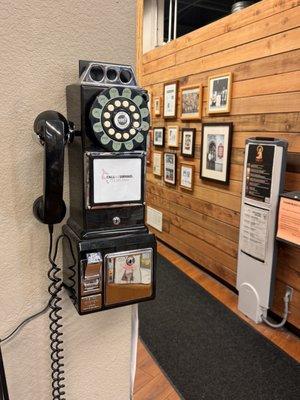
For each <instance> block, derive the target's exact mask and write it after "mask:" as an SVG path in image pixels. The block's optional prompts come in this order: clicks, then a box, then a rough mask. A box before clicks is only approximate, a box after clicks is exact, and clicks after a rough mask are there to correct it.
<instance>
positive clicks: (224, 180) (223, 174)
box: [200, 122, 233, 185]
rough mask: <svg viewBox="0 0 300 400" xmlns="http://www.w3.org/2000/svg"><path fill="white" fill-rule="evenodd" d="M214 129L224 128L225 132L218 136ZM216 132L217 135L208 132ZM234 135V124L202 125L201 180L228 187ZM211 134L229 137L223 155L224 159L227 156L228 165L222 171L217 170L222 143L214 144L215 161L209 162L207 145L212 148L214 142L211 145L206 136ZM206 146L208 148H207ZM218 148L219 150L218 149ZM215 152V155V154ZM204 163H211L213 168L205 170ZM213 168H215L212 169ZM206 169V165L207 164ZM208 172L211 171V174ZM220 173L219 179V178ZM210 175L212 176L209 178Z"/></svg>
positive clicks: (213, 155)
mask: <svg viewBox="0 0 300 400" xmlns="http://www.w3.org/2000/svg"><path fill="white" fill-rule="evenodd" d="M214 127H223V128H224V132H223V133H221V132H220V133H218V134H216V131H213V130H212V129H211V128H214ZM209 130H210V131H211V132H215V133H209V132H208V131H209ZM232 133H233V123H232V122H228V123H227V122H224V123H223V122H220V123H213V122H212V123H203V124H202V132H201V155H200V178H201V179H203V180H207V181H212V182H217V183H221V184H224V185H228V184H229V181H230V161H231V148H232ZM207 134H210V135H212V136H216V135H220V136H221V135H222V134H224V135H227V138H226V137H224V143H223V155H222V158H223V157H224V154H225V161H224V162H226V165H225V166H224V168H222V171H218V170H217V168H216V167H217V164H218V163H217V162H216V160H217V154H218V158H219V159H220V157H219V154H220V153H221V151H220V146H221V145H222V142H221V143H219V145H217V143H214V146H215V149H214V150H213V147H212V157H214V158H215V159H211V160H207V158H208V154H209V153H207V145H208V146H212V145H213V141H212V142H211V144H208V140H207V138H206V135H207ZM225 139H226V147H225ZM205 146H206V148H205ZM217 147H218V148H217ZM214 151H215V154H214V153H213V152H214ZM204 162H205V163H206V162H207V163H208V162H211V168H204ZM219 164H220V163H219ZM212 166H213V167H214V168H212ZM205 167H206V164H205ZM207 171H210V172H209V173H208V172H207ZM218 173H219V178H218V177H217V176H218ZM209 175H210V176H209Z"/></svg>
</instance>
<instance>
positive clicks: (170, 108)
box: [164, 82, 178, 118]
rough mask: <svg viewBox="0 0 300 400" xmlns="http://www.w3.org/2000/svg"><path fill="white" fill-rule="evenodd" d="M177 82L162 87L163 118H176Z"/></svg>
mask: <svg viewBox="0 0 300 400" xmlns="http://www.w3.org/2000/svg"><path fill="white" fill-rule="evenodd" d="M177 86H178V85H177V82H172V83H167V84H165V86H164V118H176V111H177Z"/></svg>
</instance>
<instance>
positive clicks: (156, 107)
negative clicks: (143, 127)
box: [153, 96, 161, 117]
mask: <svg viewBox="0 0 300 400" xmlns="http://www.w3.org/2000/svg"><path fill="white" fill-rule="evenodd" d="M153 103H154V104H153V106H154V115H155V116H156V117H159V116H160V113H161V108H160V105H161V97H159V96H156V97H154V100H153Z"/></svg>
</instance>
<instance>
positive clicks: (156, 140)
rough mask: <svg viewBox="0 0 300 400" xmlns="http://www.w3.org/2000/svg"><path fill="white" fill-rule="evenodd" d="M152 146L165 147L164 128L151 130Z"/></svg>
mask: <svg viewBox="0 0 300 400" xmlns="http://www.w3.org/2000/svg"><path fill="white" fill-rule="evenodd" d="M153 144H154V146H161V147H163V146H164V145H165V128H153Z"/></svg>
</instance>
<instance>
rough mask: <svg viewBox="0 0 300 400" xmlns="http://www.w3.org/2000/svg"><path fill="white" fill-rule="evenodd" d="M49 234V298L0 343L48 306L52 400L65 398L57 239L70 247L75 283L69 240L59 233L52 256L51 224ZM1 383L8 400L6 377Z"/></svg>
mask: <svg viewBox="0 0 300 400" xmlns="http://www.w3.org/2000/svg"><path fill="white" fill-rule="evenodd" d="M49 234H50V243H49V253H48V258H49V261H50V264H51V268H50V270H49V272H48V277H49V279H50V280H51V284H50V285H49V288H48V291H49V293H50V296H51V297H50V300H49V301H48V303H47V305H46V306H45V307H44V308H43V309H42V310H41V311H38V312H37V313H35V314H33V315H31V316H30V317H28V318H26V319H25V320H24V321H22V322H21V323H20V324H19V325H18V326H17V327H16V328H15V329H14V330H13V331H12V332H11V333H9V334H8V335H6V336H5V337H4V338H1V339H0V344H1V343H4V342H6V341H8V340H10V339H11V338H13V336H15V335H16V334H17V333H18V332H19V331H20V330H21V329H22V328H23V327H24V326H25V325H27V324H28V323H29V322H31V321H32V320H33V319H35V318H37V317H39V316H41V315H43V314H45V312H47V310H48V309H49V308H50V313H49V318H50V319H51V324H50V330H51V334H50V339H51V359H52V364H51V369H52V380H53V382H52V389H53V391H52V395H53V400H65V398H64V397H62V396H63V395H64V394H65V393H64V391H63V388H64V385H63V384H62V380H64V377H63V374H64V370H63V364H62V362H61V360H62V359H63V356H62V352H63V349H62V347H61V345H62V343H63V341H62V340H61V339H59V338H60V337H61V336H62V332H60V328H61V327H62V324H61V323H59V321H60V320H61V319H62V317H61V315H60V314H59V311H60V310H61V307H60V306H59V302H60V301H61V298H60V297H59V292H60V291H61V289H62V287H63V286H64V284H63V283H62V279H61V278H60V277H59V276H57V274H58V273H59V272H60V271H61V269H60V268H59V267H58V266H57V264H56V263H55V260H56V257H57V252H58V246H59V241H60V240H61V239H62V238H65V239H67V242H68V244H69V248H70V252H71V255H72V259H73V264H72V265H71V266H70V267H69V270H71V271H72V274H71V276H70V277H69V280H70V281H71V282H72V284H73V283H74V284H75V281H74V276H75V266H76V258H75V255H74V251H73V247H72V243H71V240H70V238H69V237H68V236H66V235H60V236H58V238H57V239H56V243H55V249H54V254H53V257H52V248H53V226H49ZM2 365H3V371H4V364H3V360H2ZM4 376H5V375H4V374H3V377H4ZM1 378H2V376H1ZM1 383H2V384H1V387H0V390H2V393H1V391H0V400H2V398H1V395H2V394H3V390H4V389H5V388H6V391H4V395H6V397H4V400H8V399H9V397H8V392H7V386H6V379H5V381H4V378H3V382H1ZM4 383H5V384H4ZM2 386H3V387H2Z"/></svg>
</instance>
